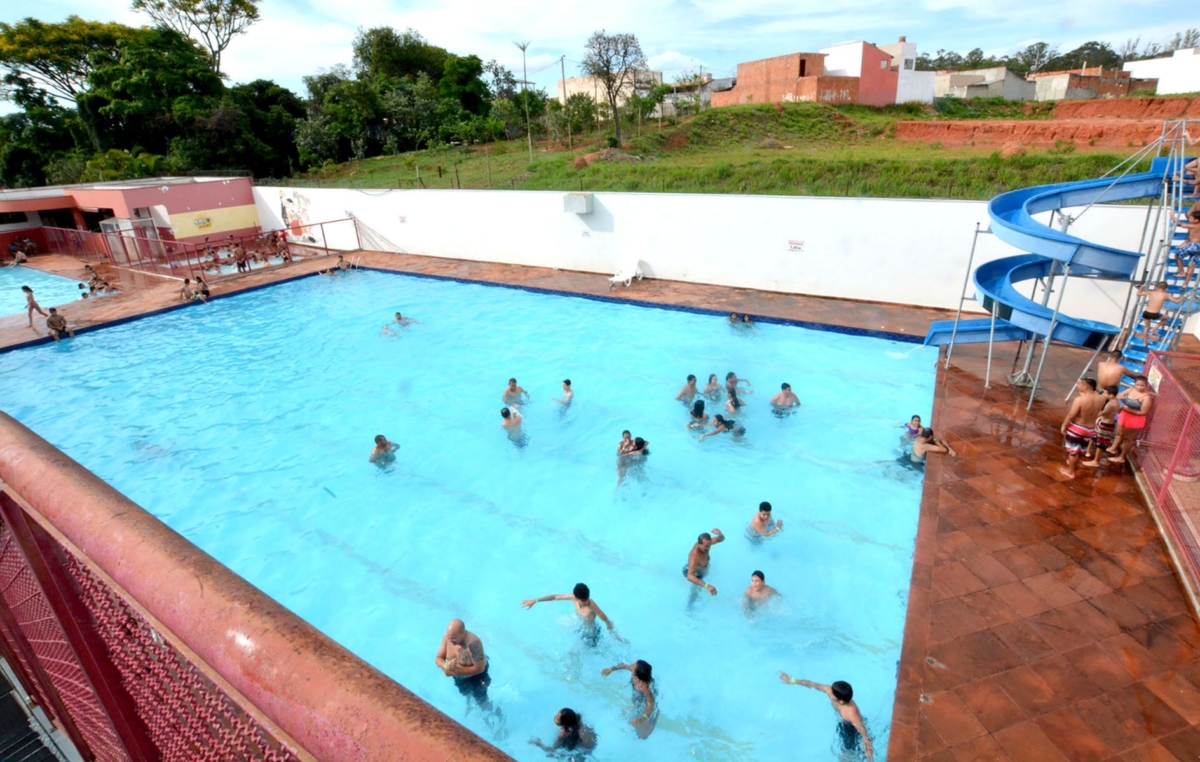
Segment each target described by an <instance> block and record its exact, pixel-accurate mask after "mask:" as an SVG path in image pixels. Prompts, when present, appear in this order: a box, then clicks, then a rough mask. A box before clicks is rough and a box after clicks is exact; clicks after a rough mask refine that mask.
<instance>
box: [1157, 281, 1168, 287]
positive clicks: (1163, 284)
mask: <svg viewBox="0 0 1200 762" xmlns="http://www.w3.org/2000/svg"><path fill="white" fill-rule="evenodd" d="M1166 287H1167V282H1166V281H1165V280H1160V281H1159V282H1158V283H1156V284H1155V288H1166Z"/></svg>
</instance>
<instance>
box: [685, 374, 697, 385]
mask: <svg viewBox="0 0 1200 762" xmlns="http://www.w3.org/2000/svg"><path fill="white" fill-rule="evenodd" d="M687 380H688V383H689V384H690V383H691V382H693V381H695V380H696V374H695V373H689V374H688V377H687Z"/></svg>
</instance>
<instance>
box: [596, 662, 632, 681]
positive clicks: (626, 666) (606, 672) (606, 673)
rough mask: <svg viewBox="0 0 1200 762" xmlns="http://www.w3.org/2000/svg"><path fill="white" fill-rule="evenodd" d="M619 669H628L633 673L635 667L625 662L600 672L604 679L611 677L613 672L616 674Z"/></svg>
mask: <svg viewBox="0 0 1200 762" xmlns="http://www.w3.org/2000/svg"><path fill="white" fill-rule="evenodd" d="M618 669H627V670H629V671H630V672H632V671H633V665H632V664H626V663H625V662H621V663H620V664H614V665H612V666H611V667H605V668H604V669H602V670H600V674H601V675H603V676H604V677H608V676H609V675H611V674H612V673H613V672H616V671H617V670H618Z"/></svg>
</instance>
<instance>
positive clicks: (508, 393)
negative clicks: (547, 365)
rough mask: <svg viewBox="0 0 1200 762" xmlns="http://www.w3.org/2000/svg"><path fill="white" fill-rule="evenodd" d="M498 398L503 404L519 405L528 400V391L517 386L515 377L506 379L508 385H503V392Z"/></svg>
mask: <svg viewBox="0 0 1200 762" xmlns="http://www.w3.org/2000/svg"><path fill="white" fill-rule="evenodd" d="M500 399H501V400H502V401H503V402H504V404H505V405H508V406H510V407H511V406H513V405H521V404H523V403H525V402H528V401H529V392H527V391H525V390H524V389H522V388H521V387H519V386H517V379H515V378H510V379H508V386H506V387H504V392H503V393H502V394H501V395H500Z"/></svg>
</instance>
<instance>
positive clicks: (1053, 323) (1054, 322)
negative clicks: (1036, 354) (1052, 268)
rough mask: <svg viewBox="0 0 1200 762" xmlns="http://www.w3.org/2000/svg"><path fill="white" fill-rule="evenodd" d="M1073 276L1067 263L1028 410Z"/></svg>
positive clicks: (1030, 393)
mask: <svg viewBox="0 0 1200 762" xmlns="http://www.w3.org/2000/svg"><path fill="white" fill-rule="evenodd" d="M1070 278H1071V265H1070V263H1066V264H1064V265H1063V281H1062V285H1061V286H1059V288H1058V302H1056V303H1055V305H1054V316H1053V317H1051V318H1050V327H1049V328H1048V329H1046V339H1045V341H1044V342H1043V343H1042V359H1040V360H1038V369H1037V373H1036V374H1034V377H1033V386H1032V387H1031V388H1030V389H1029V404H1028V405H1026V406H1025V409H1026V410H1033V398H1034V397H1035V396H1037V388H1038V382H1039V381H1040V380H1041V378H1042V367H1043V366H1045V364H1046V355H1048V354H1049V353H1050V342H1051V341H1053V339H1054V327H1055V326H1056V325H1058V314H1059V311H1060V310H1061V309H1062V300H1063V294H1065V293H1066V292H1067V281H1068V280H1070Z"/></svg>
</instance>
